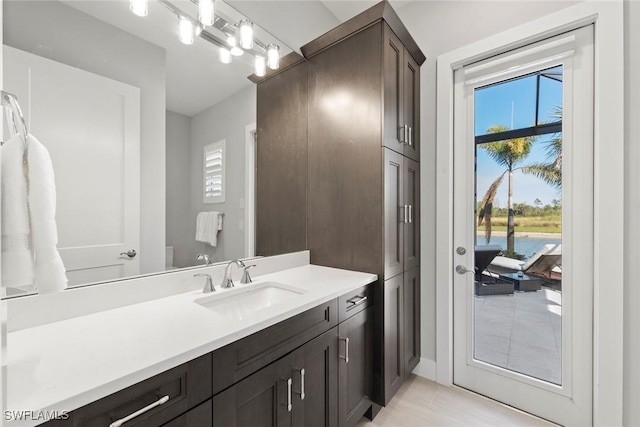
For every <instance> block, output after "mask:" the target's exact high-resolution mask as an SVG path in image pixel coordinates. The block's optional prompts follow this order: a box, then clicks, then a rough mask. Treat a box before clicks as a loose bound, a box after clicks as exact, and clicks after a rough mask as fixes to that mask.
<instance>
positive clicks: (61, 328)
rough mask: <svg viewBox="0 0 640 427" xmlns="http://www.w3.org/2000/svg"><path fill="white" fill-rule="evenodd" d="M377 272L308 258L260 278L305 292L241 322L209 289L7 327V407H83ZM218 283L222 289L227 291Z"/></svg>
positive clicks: (363, 281) (341, 291)
mask: <svg viewBox="0 0 640 427" xmlns="http://www.w3.org/2000/svg"><path fill="white" fill-rule="evenodd" d="M376 279H377V276H376V275H375V274H369V273H358V272H353V271H347V270H339V269H334V268H328V267H319V266H314V265H305V266H302V267H297V268H292V269H289V270H283V271H280V272H277V273H272V274H266V275H264V276H260V277H256V278H254V282H255V284H259V283H261V282H267V281H273V282H278V283H282V284H285V285H290V286H294V287H297V288H302V289H304V290H305V291H306V292H305V293H303V294H301V295H296V297H295V298H290V299H288V300H286V301H284V302H282V303H279V304H276V305H273V306H271V307H267V308H263V309H260V310H257V311H255V312H253V313H252V314H251V315H249V316H247V317H245V318H243V319H241V320H237V321H229V319H228V318H226V317H223V316H221V315H219V314H217V313H214V312H213V311H211V310H209V309H207V308H205V307H203V306H201V305H199V304H197V303H195V302H194V300H196V299H199V298H202V297H203V296H204V295H205V294H203V293H202V292H201V291H197V292H188V293H184V294H179V295H174V296H169V297H165V298H161V299H156V300H153V301H148V302H143V303H138V304H134V305H129V306H125V307H121V308H117V309H113V310H108V311H103V312H99V313H95V314H90V315H86V316H81V317H76V318H73V319H68V320H64V321H59V322H55V323H50V324H46V325H42V326H38V327H33V328H28V329H24V330H20V331H16V332H12V333H9V334H8V345H7V353H8V354H7V356H8V366H7V377H8V379H7V392H8V393H7V407H6V409H8V410H14V411H16V410H25V411H40V410H42V411H53V410H57V411H62V410H66V411H71V410H74V409H77V408H79V407H81V406H84V405H86V404H88V403H91V402H93V401H95V400H98V399H101V398H103V397H105V396H108V395H109V394H111V393H114V392H116V391H119V390H122V389H123V388H126V387H128V386H131V385H133V384H136V383H138V382H140V381H142V380H145V379H147V378H150V377H152V376H154V375H157V374H159V373H162V372H164V371H166V370H168V369H171V368H173V367H175V366H178V365H180V364H182V363H185V362H188V361H189V360H192V359H195V358H197V357H199V356H202V355H204V354H207V353H209V352H211V351H213V350H216V349H218V348H220V347H223V346H225V345H227V344H229V343H231V342H234V341H237V340H239V339H241V338H244V337H246V336H248V335H251V334H252V333H254V332H257V331H259V330H262V329H264V328H267V327H269V326H271V325H274V324H276V323H278V322H280V321H282V320H285V319H287V318H289V317H291V316H294V315H296V314H299V313H302V312H304V311H306V310H308V309H310V308H312V307H315V306H317V305H319V304H322V303H324V302H326V301H329V300H331V299H333V298H336V297H338V296H340V295H342V294H344V293H347V292H349V291H351V290H354V289H357V288H358V287H361V286H364V285H366V284H368V283H371V282H373V281H375V280H376ZM215 284H216V289H217V292H216V293H215V294H216V295H217V294H220V295H223V294H224V293H225V292H229V290H227V289H220V288H219V287H218V284H217V283H215ZM252 285H253V284H250V285H240V284H237V285H236V288H234V289H238V288H239V287H248V286H252ZM206 295H207V296H208V295H214V294H206ZM38 423H41V421H21V422H11V423H9V424H8V425H9V426H11V427H13V426H32V425H37V424H38Z"/></svg>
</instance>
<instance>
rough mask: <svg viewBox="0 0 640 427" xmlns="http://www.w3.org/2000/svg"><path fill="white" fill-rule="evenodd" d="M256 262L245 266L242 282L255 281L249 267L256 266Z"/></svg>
mask: <svg viewBox="0 0 640 427" xmlns="http://www.w3.org/2000/svg"><path fill="white" fill-rule="evenodd" d="M255 266H256V265H255V264H251V265H245V266H244V267H243V269H244V270H243V272H242V279H240V283H242V284H246V283H251V282H253V280H252V279H251V275H250V274H249V269H250V268H253V267H255Z"/></svg>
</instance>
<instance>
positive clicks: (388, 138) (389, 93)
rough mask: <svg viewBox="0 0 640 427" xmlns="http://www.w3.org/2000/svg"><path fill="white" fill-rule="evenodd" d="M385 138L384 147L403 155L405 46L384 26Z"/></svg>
mask: <svg viewBox="0 0 640 427" xmlns="http://www.w3.org/2000/svg"><path fill="white" fill-rule="evenodd" d="M383 41H384V50H383V58H384V59H383V64H384V70H383V74H384V137H383V145H384V146H385V147H388V148H390V149H392V150H394V151H397V152H398V153H402V151H403V149H404V145H405V128H404V125H405V121H404V120H405V119H404V114H403V110H404V101H403V95H404V84H403V80H404V46H402V43H401V42H400V39H398V37H396V35H395V34H394V33H393V31H391V29H390V28H389V27H388V26H387V25H386V24H384V37H383Z"/></svg>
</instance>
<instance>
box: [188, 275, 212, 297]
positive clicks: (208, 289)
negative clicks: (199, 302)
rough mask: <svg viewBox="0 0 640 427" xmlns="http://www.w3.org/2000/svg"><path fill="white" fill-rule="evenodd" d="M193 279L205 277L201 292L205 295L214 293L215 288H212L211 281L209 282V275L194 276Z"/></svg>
mask: <svg viewBox="0 0 640 427" xmlns="http://www.w3.org/2000/svg"><path fill="white" fill-rule="evenodd" d="M193 277H206V278H207V280H206V282H205V283H204V288H202V292H203V293H205V294H208V293H211V292H215V291H216V288H215V286H213V281H212V280H211V275H210V274H194V275H193Z"/></svg>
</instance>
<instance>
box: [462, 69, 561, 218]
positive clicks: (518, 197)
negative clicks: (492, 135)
mask: <svg viewBox="0 0 640 427" xmlns="http://www.w3.org/2000/svg"><path fill="white" fill-rule="evenodd" d="M561 105H562V83H560V82H556V81H553V80H550V79H547V78H542V79H541V82H540V107H539V118H538V120H540V121H542V122H544V121H552V119H551V117H550V116H549V114H550V113H551V112H552V111H553V110H554V109H555V108H556V107H560V106H561ZM535 107H536V78H535V77H534V76H531V77H526V78H522V79H518V80H512V81H509V82H506V83H502V84H498V85H494V86H489V87H486V88H480V89H477V90H476V93H475V123H474V127H475V134H476V135H483V134H485V133H486V131H487V129H488V128H489V127H490V126H492V125H503V126H506V127H507V128H512V120H513V129H518V128H523V127H530V126H533V124H534V122H535ZM551 138H553V135H551V134H550V135H543V136H541V137H539V138H538V140H537V141H536V142H535V143H534V145H533V148H532V150H531V153H530V155H529V157H528V158H527V159H525V160H524V161H523V162H522V163H521V164H520V165H521V166H522V165H525V164H529V163H534V162H544V161H546V157H547V155H546V151H545V147H544V144H543V142H544V141H548V140H549V139H551ZM477 153H478V158H477V175H476V179H477V191H478V196H477V197H478V199H479V200H482V198H483V197H484V194H485V193H486V191H487V189H488V188H489V186H490V185H491V183H492V182H493V181H494V180H495V179H496V178H497V177H498V176H499V175H500V174H501V173H502V172H503V171H504V168H503V167H501V166H499V165H498V164H497V163H496V162H495V161H494V160H493V159H492V158H490V157H489V156H488V155H487V154H486V152H485V151H484V150H482V149H481V148H480V147H478V151H477ZM536 198H537V199H540V200H541V201H542V203H543V204H551V201H552V200H553V199H561V193H560V191H559V190H558V189H556V188H555V187H552V186H550V185H548V184H546V183H545V182H544V181H541V180H540V179H538V178H535V177H533V176H531V175H525V174H522V173H521V172H519V171H517V172H516V173H515V174H514V188H513V199H514V202H515V203H523V202H526V203H529V204H533V201H534V200H535V199H536ZM506 205H507V179H506V177H505V179H504V181H503V183H502V185H501V186H500V189H499V191H498V194H497V196H496V200H495V203H494V206H496V207H506Z"/></svg>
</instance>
